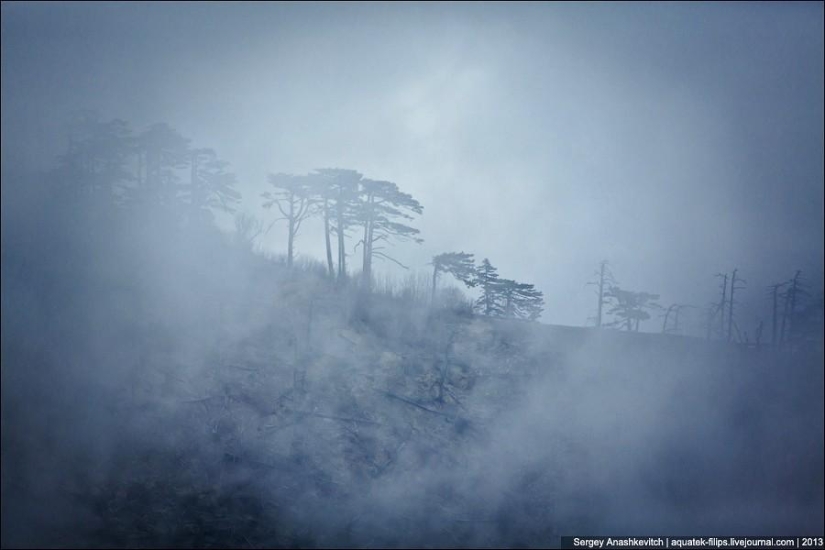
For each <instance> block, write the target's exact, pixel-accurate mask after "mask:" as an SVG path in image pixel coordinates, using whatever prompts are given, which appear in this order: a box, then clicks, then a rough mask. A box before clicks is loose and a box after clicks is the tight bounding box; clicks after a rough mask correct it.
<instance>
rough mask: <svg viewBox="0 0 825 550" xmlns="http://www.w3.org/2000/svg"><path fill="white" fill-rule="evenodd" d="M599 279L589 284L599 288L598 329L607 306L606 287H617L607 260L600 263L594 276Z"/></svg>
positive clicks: (597, 291) (597, 292)
mask: <svg viewBox="0 0 825 550" xmlns="http://www.w3.org/2000/svg"><path fill="white" fill-rule="evenodd" d="M594 275H595V276H596V277H597V279H596V280H595V281H590V282H589V283H587V285H588V286H595V287H596V288H597V290H596V295H597V296H598V303H597V308H596V319H595V320H596V327H601V326H602V311H603V308H604V306H605V305H606V304H607V297H606V296H605V289H606V286H610V285H615V284H616V280H615V279H614V278H613V273H612V272H611V271H610V266H609V264H608V263H607V260H602V261H601V262H599V270H598V271H597V272H596V273H595V274H594Z"/></svg>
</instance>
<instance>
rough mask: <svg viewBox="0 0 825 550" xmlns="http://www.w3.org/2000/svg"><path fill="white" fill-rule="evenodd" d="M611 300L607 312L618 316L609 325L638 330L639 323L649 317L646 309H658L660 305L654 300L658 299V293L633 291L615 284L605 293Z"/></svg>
mask: <svg viewBox="0 0 825 550" xmlns="http://www.w3.org/2000/svg"><path fill="white" fill-rule="evenodd" d="M605 296H607V297H608V298H609V299H610V300H611V301H612V302H611V304H612V308H611V309H610V311H608V313H609V314H611V315H615V316H616V317H618V320H616V321H614V322H613V323H611V324H610V325H611V326H624V327H625V328H626V329H627V330H632V331H636V332H638V331H639V323H640V322H641V321H645V320H647V319H650V314H649V313H648V312H647V310H651V309H658V308H659V307H660V306H659V304H657V303H656V302H655V300H658V299H659V295H658V294H650V293H648V292H633V291H630V290H622V289H621V288H619V287H617V286H611V287H610V288H609V289H608V291H607V292H606V293H605Z"/></svg>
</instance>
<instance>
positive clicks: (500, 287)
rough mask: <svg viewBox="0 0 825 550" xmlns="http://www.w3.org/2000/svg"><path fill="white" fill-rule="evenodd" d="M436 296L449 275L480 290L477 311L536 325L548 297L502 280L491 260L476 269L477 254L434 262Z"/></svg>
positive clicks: (454, 255)
mask: <svg viewBox="0 0 825 550" xmlns="http://www.w3.org/2000/svg"><path fill="white" fill-rule="evenodd" d="M432 265H433V292H432V299H433V300H435V291H436V286H437V281H438V276H439V274H440V273H448V274H450V275H452V276H453V277H455V278H456V279H458V280H459V281H461V282H463V283H464V284H465V285H467V286H468V287H471V288H472V287H478V288H479V290H480V292H481V295H480V296H479V298H478V299H477V300H476V302H475V304H474V305H475V309H476V311H478V312H480V313H482V314H484V315H488V316H495V317H505V318H516V319H529V320H531V321H535V320H536V319H538V318H539V317H540V316H541V313H542V311H543V310H544V295H543V294H542V293H541V291H539V290H536V288H535V287H534V286H533V285H532V284H527V283H519V282H516V281H514V280H512V279H502V278H500V277H499V276H498V270H497V269H496V268H495V267H493V265H492V264H491V263H490V261H489V260H488V259H487V258H484V260H482V262H481V265H480V266H479V267H476V266H475V261H474V259H473V254H467V253H465V252H446V253H444V254H439V255H437V256H435V257H434V258H433V261H432Z"/></svg>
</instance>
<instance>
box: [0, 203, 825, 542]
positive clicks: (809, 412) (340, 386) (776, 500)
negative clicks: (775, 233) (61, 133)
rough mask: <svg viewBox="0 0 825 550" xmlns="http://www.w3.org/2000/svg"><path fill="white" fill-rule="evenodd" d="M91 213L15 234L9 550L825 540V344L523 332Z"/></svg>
mask: <svg viewBox="0 0 825 550" xmlns="http://www.w3.org/2000/svg"><path fill="white" fill-rule="evenodd" d="M72 219H73V220H74V222H77V223H79V224H80V225H78V226H74V225H73V226H72V227H73V230H72V232H69V233H66V232H65V231H63V230H61V227H62V226H61V225H60V224H56V225H55V226H54V227H53V230H50V229H49V228H48V227H46V228H45V229H44V228H42V227H41V228H39V230H38V231H37V232H26V231H25V230H20V229H19V228H20V227H24V226H23V225H20V226H16V228H17V229H18V231H17V232H16V233H14V235H15V236H16V239H15V240H14V241H12V240H11V239H7V235H11V234H12V233H10V232H8V231H6V227H9V226H6V227H4V232H3V236H4V244H3V342H2V362H3V371H2V375H3V405H2V406H3V435H2V437H3V442H2V449H3V451H2V453H3V470H2V471H3V526H4V528H3V544H4V546H35V545H46V546H70V545H78V546H102V547H109V546H115V547H127V546H141V547H145V546H150V547H168V546H175V547H180V546H184V547H219V546H237V547H247V546H249V547H293V546H302V547H305V546H325V547H327V546H359V547H382V546H389V547H400V546H404V547H409V546H461V547H467V546H485V547H490V546H492V547H500V546H546V545H553V544H556V543H557V540H558V537H559V536H561V535H562V534H573V533H605V534H608V533H610V534H622V533H625V534H626V533H631V532H632V533H645V534H647V533H650V534H660V533H661V534H664V533H674V532H679V533H708V532H720V533H722V532H723V533H742V534H782V533H789V532H793V533H821V532H822V530H823V523H822V517H823V474H822V461H823V440H822V438H821V437H819V436H816V434H822V431H823V420H822V419H823V369H822V361H823V352H822V345H821V341H820V342H819V344H818V345H813V346H807V347H803V348H799V349H784V350H771V349H762V350H756V349H752V348H739V347H736V346H730V345H727V344H721V343H716V342H705V341H702V340H696V339H692V338H685V337H677V336H663V335H653V334H644V333H624V332H619V331H610V330H596V329H583V328H573V327H562V326H548V325H543V324H540V323H532V322H527V321H513V320H499V319H493V318H487V317H484V316H478V315H473V314H471V313H469V312H468V311H466V310H465V309H462V308H461V307H441V306H438V307H431V306H430V305H428V304H425V303H420V302H416V301H412V300H406V301H405V300H403V299H401V298H398V297H392V296H387V295H383V294H379V293H372V294H366V293H364V292H362V291H360V290H359V289H358V288H357V286H350V287H345V288H340V287H338V286H336V285H335V284H334V283H333V282H331V281H328V280H327V279H326V278H325V277H324V276H323V270H315V269H313V268H312V266H311V264H307V266H306V267H304V268H294V269H292V270H288V269H286V268H285V267H284V266H283V265H282V264H281V263H279V262H278V261H276V260H267V259H265V258H262V257H259V256H256V255H253V254H251V253H249V252H248V251H244V250H243V249H242V248H240V247H238V246H237V245H234V244H232V243H231V242H229V241H228V240H226V239H225V238H223V237H220V236H219V235H218V234H217V233H213V232H210V231H207V232H205V233H199V232H190V231H183V232H178V233H175V232H174V231H172V232H171V233H170V232H169V231H167V230H168V229H169V228H168V227H166V228H165V227H164V226H163V225H162V224H156V225H153V226H142V225H140V220H132V221H123V222H122V221H118V222H116V223H115V225H114V226H113V227H114V229H113V230H111V231H107V232H100V231H98V230H97V229H99V225H97V224H98V223H102V222H101V221H100V220H99V219H97V220H96V221H95V218H89V217H76V218H75V217H72ZM7 220H9V223H11V220H14V217H13V216H12V217H9V216H6V215H5V214H4V224H5V223H6V222H7ZM81 220H84V221H82V222H81ZM89 220H93V221H89ZM132 223H135V224H138V225H139V226H140V231H138V230H137V229H136V227H135V226H132V225H130V224H132ZM21 235H28V236H29V237H30V238H31V239H35V241H36V242H35V243H32V242H27V241H26V240H25V239H20V238H19V236H21ZM67 235H68V236H67ZM170 235H172V237H171V238H170ZM79 236H84V238H79ZM135 236H137V237H135ZM43 242H47V243H49V244H50V247H51V248H50V250H52V254H51V255H49V256H43V255H41V254H37V253H35V251H36V250H38V247H37V246H33V245H35V244H38V243H43ZM21 243H22V244H21ZM100 251H105V253H100ZM216 257H221V258H225V259H226V261H222V262H215V261H214V258H216ZM82 259H85V260H82ZM92 259H93V260H92ZM90 260H91V261H90ZM814 436H815V437H814ZM754 525H759V526H760V527H759V529H758V530H759V533H754Z"/></svg>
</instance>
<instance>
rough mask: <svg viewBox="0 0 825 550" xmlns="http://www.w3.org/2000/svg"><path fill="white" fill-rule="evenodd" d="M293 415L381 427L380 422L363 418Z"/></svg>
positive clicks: (307, 414) (301, 413)
mask: <svg viewBox="0 0 825 550" xmlns="http://www.w3.org/2000/svg"><path fill="white" fill-rule="evenodd" d="M292 412H293V413H295V414H300V415H303V416H314V417H317V418H325V419H327V420H338V421H340V422H355V423H356V424H370V425H372V426H383V424H381V423H380V422H375V421H374V420H367V419H364V418H347V417H343V416H332V415H328V414H318V413H315V412H309V411H292Z"/></svg>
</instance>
